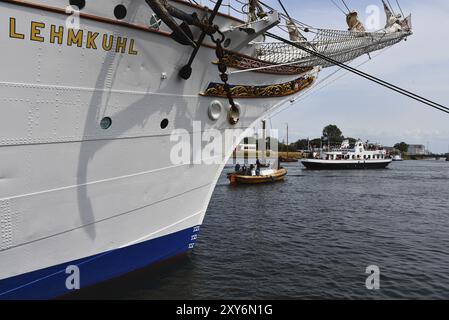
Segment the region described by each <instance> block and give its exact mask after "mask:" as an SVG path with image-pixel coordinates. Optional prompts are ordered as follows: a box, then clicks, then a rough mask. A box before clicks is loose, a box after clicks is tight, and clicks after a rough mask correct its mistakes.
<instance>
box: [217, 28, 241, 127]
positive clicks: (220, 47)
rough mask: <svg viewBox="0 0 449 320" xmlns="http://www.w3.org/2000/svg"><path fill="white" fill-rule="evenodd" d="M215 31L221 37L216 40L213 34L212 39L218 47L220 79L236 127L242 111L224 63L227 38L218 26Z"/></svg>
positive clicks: (231, 120) (230, 117)
mask: <svg viewBox="0 0 449 320" xmlns="http://www.w3.org/2000/svg"><path fill="white" fill-rule="evenodd" d="M215 31H216V33H218V34H219V35H220V37H219V38H216V37H214V35H213V34H211V39H212V42H214V43H215V45H216V49H215V54H216V55H217V58H218V71H219V72H220V79H221V81H222V82H223V89H224V91H225V92H226V97H227V98H228V101H229V104H230V105H231V110H230V113H229V114H230V116H229V121H230V123H231V124H232V125H235V124H237V123H238V122H239V114H240V110H239V108H238V107H237V105H236V104H235V102H234V98H233V96H232V92H231V86H230V85H229V83H228V81H229V75H228V73H227V71H228V67H227V66H226V63H225V61H224V57H225V50H224V49H223V42H224V41H225V39H226V37H225V35H224V34H223V33H222V32H221V31H220V30H219V29H218V26H215Z"/></svg>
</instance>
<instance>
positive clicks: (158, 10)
mask: <svg viewBox="0 0 449 320" xmlns="http://www.w3.org/2000/svg"><path fill="white" fill-rule="evenodd" d="M145 2H146V3H147V4H148V5H149V6H150V8H151V9H152V10H153V11H154V13H155V14H156V15H157V16H158V17H159V18H160V19H161V20H162V21H163V22H164V23H165V24H166V25H167V26H168V27H169V28H170V29H171V30H172V31H173V33H172V34H171V37H172V38H173V39H174V40H175V41H176V42H178V43H180V44H182V45H190V46H192V47H194V48H196V43H195V42H194V41H193V33H192V30H190V27H189V26H188V24H194V23H195V22H197V21H196V20H198V17H197V16H196V14H192V15H189V14H187V13H185V12H183V11H181V10H179V9H177V8H175V7H173V6H171V5H169V4H168V2H167V0H145ZM172 17H175V18H178V19H180V20H182V21H184V22H183V23H181V24H180V25H178V24H177V23H176V22H175V20H174V19H173V18H172Z"/></svg>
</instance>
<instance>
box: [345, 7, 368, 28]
mask: <svg viewBox="0 0 449 320" xmlns="http://www.w3.org/2000/svg"><path fill="white" fill-rule="evenodd" d="M346 23H347V24H348V27H349V29H348V30H349V31H357V32H365V27H364V26H363V24H362V23H361V22H360V20H359V18H358V14H357V12H355V11H352V12H350V13H348V14H347V15H346Z"/></svg>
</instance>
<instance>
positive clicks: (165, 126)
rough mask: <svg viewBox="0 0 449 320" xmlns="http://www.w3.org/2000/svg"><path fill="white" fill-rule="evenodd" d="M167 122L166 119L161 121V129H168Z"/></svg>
mask: <svg viewBox="0 0 449 320" xmlns="http://www.w3.org/2000/svg"><path fill="white" fill-rule="evenodd" d="M168 124H169V121H168V119H164V120H162V121H161V129H166V128H167V127H168Z"/></svg>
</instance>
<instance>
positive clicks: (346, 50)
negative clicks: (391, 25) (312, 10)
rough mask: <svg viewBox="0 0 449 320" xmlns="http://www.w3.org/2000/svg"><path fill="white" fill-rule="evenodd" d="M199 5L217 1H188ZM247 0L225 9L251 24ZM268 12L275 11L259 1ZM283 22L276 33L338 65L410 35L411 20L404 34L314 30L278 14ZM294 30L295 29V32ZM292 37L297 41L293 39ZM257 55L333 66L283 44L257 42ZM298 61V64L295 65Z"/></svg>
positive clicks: (285, 61)
mask: <svg viewBox="0 0 449 320" xmlns="http://www.w3.org/2000/svg"><path fill="white" fill-rule="evenodd" d="M188 1H190V2H193V3H196V4H204V2H206V3H207V2H209V3H212V4H215V3H216V1H215V0H204V1H201V0H188ZM249 2H250V1H248V0H225V1H223V4H222V7H223V8H224V9H223V10H228V11H229V12H228V13H229V14H231V15H235V14H239V15H242V16H243V17H246V20H247V21H248V25H250V23H251V18H250V14H249ZM257 3H258V4H260V5H261V6H262V8H263V10H265V12H270V11H275V10H276V9H275V8H273V7H271V6H269V5H267V4H266V3H264V2H263V1H260V0H258V1H257ZM278 13H279V15H280V18H281V23H280V24H279V25H277V30H278V32H277V33H282V34H284V35H285V38H286V39H290V40H291V41H293V42H296V43H298V44H301V45H303V46H305V47H307V48H309V49H311V50H313V51H315V52H316V53H319V54H321V55H324V56H327V57H329V58H332V59H334V60H336V61H338V62H341V63H345V62H349V61H352V60H354V59H356V58H358V57H360V56H362V55H365V54H368V53H370V52H373V51H378V50H381V49H384V48H387V47H390V46H393V45H395V44H397V43H399V42H400V41H402V40H404V39H406V38H407V37H408V36H410V35H411V33H412V32H411V19H410V17H408V18H406V19H405V20H404V23H405V26H404V28H403V29H402V30H401V31H394V32H393V31H386V30H380V31H376V32H359V31H344V30H331V29H319V28H314V27H312V26H310V25H308V24H306V23H303V22H301V21H298V20H296V19H294V18H292V17H290V16H288V15H287V14H284V13H282V12H278ZM292 29H293V30H292ZM292 34H296V36H294V37H295V38H296V40H294V39H292ZM254 45H255V48H256V50H255V56H256V57H257V58H258V59H260V60H263V61H266V62H270V63H273V64H291V65H297V66H299V67H315V66H321V67H324V68H325V67H330V66H332V65H333V64H331V63H329V62H326V61H323V60H322V59H320V58H318V57H316V56H315V55H313V54H310V53H307V52H305V51H303V50H301V49H298V48H296V47H293V46H291V45H289V44H286V43H283V42H266V41H265V42H260V43H254ZM294 62H297V64H294Z"/></svg>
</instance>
